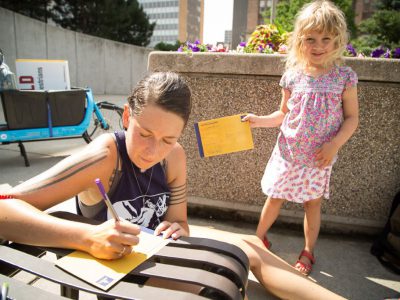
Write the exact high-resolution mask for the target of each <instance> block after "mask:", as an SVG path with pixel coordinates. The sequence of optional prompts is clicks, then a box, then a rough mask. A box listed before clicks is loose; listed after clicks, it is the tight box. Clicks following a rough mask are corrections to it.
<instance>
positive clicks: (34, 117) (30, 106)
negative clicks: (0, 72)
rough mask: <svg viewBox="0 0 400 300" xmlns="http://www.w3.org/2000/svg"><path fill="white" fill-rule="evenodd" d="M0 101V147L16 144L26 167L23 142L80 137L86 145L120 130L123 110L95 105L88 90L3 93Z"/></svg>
mask: <svg viewBox="0 0 400 300" xmlns="http://www.w3.org/2000/svg"><path fill="white" fill-rule="evenodd" d="M0 97H1V103H2V107H3V112H4V117H5V121H6V123H5V124H0V143H1V144H3V145H4V144H10V143H18V146H19V148H20V152H21V155H22V156H23V157H24V160H25V166H27V167H28V166H29V165H30V163H29V160H28V157H27V154H26V150H25V147H24V145H23V143H24V142H32V141H43V140H52V139H68V138H79V137H82V138H83V139H84V140H85V141H86V142H87V143H90V142H91V141H92V140H93V139H95V138H96V137H97V136H98V135H100V134H102V133H105V132H114V131H116V130H122V129H123V124H122V113H123V108H122V107H119V106H118V105H115V104H113V103H110V102H107V101H101V102H95V101H94V99H93V94H92V90H91V89H89V88H86V89H81V88H78V89H71V90H65V91H64V90H63V91H27V90H3V91H0Z"/></svg>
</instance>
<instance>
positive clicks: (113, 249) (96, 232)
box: [84, 219, 140, 259]
mask: <svg viewBox="0 0 400 300" xmlns="http://www.w3.org/2000/svg"><path fill="white" fill-rule="evenodd" d="M139 233H140V227H139V226H138V225H135V224H132V223H130V222H128V221H125V220H121V221H115V220H113V219H112V220H108V221H107V222H104V223H102V224H100V225H97V226H95V227H94V229H93V230H92V231H90V232H89V233H88V234H87V236H86V238H85V240H86V242H87V244H88V247H87V248H86V249H84V250H85V251H86V252H88V253H90V254H91V255H93V256H94V257H97V258H100V259H117V258H121V257H123V256H125V255H127V254H130V253H131V252H132V247H133V246H134V245H137V244H138V243H139V238H138V236H137V235H138V234H139Z"/></svg>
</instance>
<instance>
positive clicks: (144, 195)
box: [78, 131, 171, 229]
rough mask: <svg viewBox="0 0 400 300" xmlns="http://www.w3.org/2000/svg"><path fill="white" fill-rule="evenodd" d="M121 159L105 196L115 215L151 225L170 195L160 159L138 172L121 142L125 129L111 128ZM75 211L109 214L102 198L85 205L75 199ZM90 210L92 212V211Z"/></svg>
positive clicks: (95, 216) (102, 218)
mask: <svg viewBox="0 0 400 300" xmlns="http://www.w3.org/2000/svg"><path fill="white" fill-rule="evenodd" d="M115 139H116V144H117V148H118V152H119V156H120V159H121V162H122V164H121V171H120V172H117V174H116V176H115V177H114V182H113V183H112V186H111V188H110V191H109V193H108V196H109V198H110V200H111V202H112V204H113V206H114V208H115V210H116V212H117V214H118V216H119V217H121V218H123V219H125V220H127V221H130V222H131V223H134V224H138V225H141V226H144V227H147V228H150V229H155V228H156V227H157V225H158V224H160V223H161V222H162V220H163V217H164V216H165V214H166V212H167V208H168V205H169V200H170V196H171V192H170V189H169V188H168V185H167V180H166V175H165V170H164V168H163V166H162V165H161V163H158V164H156V165H154V166H153V167H152V168H150V169H147V170H146V171H145V172H141V171H140V169H139V168H138V167H137V166H136V165H135V164H134V163H133V162H132V161H131V160H130V158H129V156H128V153H127V150H126V144H125V131H118V132H115ZM78 204H79V207H78V208H79V210H80V211H79V213H81V214H82V215H84V216H86V217H89V218H93V219H96V220H99V221H106V220H108V219H110V218H112V215H111V213H110V212H109V211H108V209H107V206H106V205H105V204H104V201H101V202H100V203H98V204H96V205H94V206H87V205H84V204H83V203H81V202H80V201H79V202H78ZM93 213H94V214H93Z"/></svg>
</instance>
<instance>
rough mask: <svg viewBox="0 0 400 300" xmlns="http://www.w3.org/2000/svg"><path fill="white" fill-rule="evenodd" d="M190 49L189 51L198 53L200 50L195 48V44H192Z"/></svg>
mask: <svg viewBox="0 0 400 300" xmlns="http://www.w3.org/2000/svg"><path fill="white" fill-rule="evenodd" d="M190 49H191V50H192V51H193V52H199V51H200V48H199V47H197V46H196V45H195V44H192V45H191V47H190Z"/></svg>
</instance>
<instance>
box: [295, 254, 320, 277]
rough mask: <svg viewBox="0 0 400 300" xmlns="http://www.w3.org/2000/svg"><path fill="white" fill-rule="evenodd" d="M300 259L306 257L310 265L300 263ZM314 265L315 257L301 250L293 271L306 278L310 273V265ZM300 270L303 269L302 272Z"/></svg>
mask: <svg viewBox="0 0 400 300" xmlns="http://www.w3.org/2000/svg"><path fill="white" fill-rule="evenodd" d="M301 257H307V258H308V259H309V260H310V262H311V263H310V264H308V263H305V262H302V261H301V260H300V258H301ZM314 263H315V257H314V255H313V254H312V253H311V252H309V251H307V250H303V251H301V253H300V255H299V259H298V260H297V261H296V264H295V265H294V267H295V269H296V270H297V271H299V272H300V273H302V274H304V275H306V276H308V275H309V274H310V273H311V271H312V265H313V264H314ZM300 269H304V271H300Z"/></svg>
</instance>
